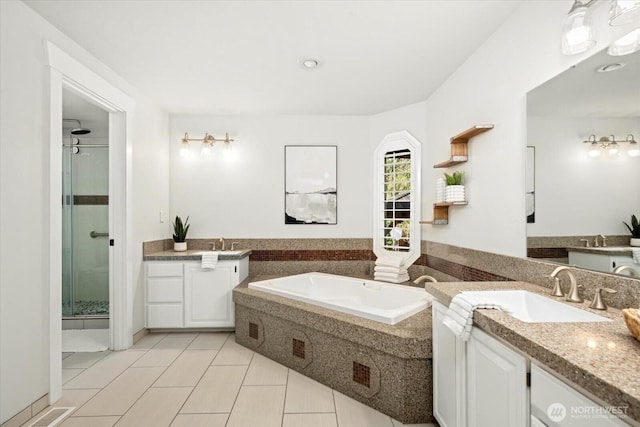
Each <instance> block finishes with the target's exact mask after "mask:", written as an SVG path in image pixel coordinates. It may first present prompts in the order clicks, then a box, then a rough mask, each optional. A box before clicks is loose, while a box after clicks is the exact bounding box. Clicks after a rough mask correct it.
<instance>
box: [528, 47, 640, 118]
mask: <svg viewBox="0 0 640 427" xmlns="http://www.w3.org/2000/svg"><path fill="white" fill-rule="evenodd" d="M615 63H622V64H625V66H624V67H623V68H620V69H618V70H616V71H611V72H608V73H599V72H597V71H596V70H597V69H598V68H601V67H603V66H605V65H610V64H615ZM527 114H529V115H532V116H552V117H640V52H636V53H634V54H631V55H625V56H610V55H608V54H607V50H606V49H605V50H603V51H602V52H599V53H597V54H595V55H593V56H591V57H589V58H587V59H585V60H584V61H582V62H580V63H579V64H577V65H576V66H574V67H571V68H569V69H568V70H566V71H565V72H563V73H561V74H559V75H557V76H556V77H554V78H553V79H551V80H549V81H547V82H546V83H544V84H542V85H540V86H538V87H537V88H535V89H534V90H532V91H531V92H529V93H528V94H527Z"/></svg>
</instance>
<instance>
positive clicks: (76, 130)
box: [62, 119, 91, 135]
mask: <svg viewBox="0 0 640 427" xmlns="http://www.w3.org/2000/svg"><path fill="white" fill-rule="evenodd" d="M62 121H63V122H76V123H78V127H77V128H73V129H71V135H86V134H88V133H91V129H87V128H83V127H82V123H80V120H78V119H62Z"/></svg>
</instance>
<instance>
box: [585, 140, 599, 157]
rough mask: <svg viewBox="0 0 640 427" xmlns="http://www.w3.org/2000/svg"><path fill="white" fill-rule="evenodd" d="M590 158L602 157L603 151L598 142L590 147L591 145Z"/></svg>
mask: <svg viewBox="0 0 640 427" xmlns="http://www.w3.org/2000/svg"><path fill="white" fill-rule="evenodd" d="M588 153H589V157H593V158H595V157H600V154H601V151H600V145H598V143H597V142H595V141H593V142H592V143H591V144H590V145H589V152H588Z"/></svg>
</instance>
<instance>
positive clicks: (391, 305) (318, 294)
mask: <svg viewBox="0 0 640 427" xmlns="http://www.w3.org/2000/svg"><path fill="white" fill-rule="evenodd" d="M249 288H251V289H257V290H260V291H263V292H268V293H270V294H274V295H279V296H282V297H285V298H291V299H294V300H298V301H302V302H306V303H309V304H314V305H317V306H320V307H324V308H329V309H332V310H336V311H340V312H342V313H347V314H353V315H355V316H360V317H364V318H366V319H369V320H375V321H377V322H382V323H386V324H388V325H395V324H396V323H398V322H400V321H402V320H404V319H406V318H408V317H410V316H412V315H414V314H416V313H418V312H419V311H421V310H424V309H425V308H427V307H429V306H430V305H431V301H432V300H433V297H432V296H431V295H430V294H428V293H427V292H425V291H424V289H423V288H415V287H412V286H405V285H394V284H391V283H384V282H376V281H373V280H366V279H356V278H352V277H345V276H338V275H335V274H326V273H305V274H297V275H294V276H287V277H281V278H277V279H270V280H263V281H259V282H251V283H249Z"/></svg>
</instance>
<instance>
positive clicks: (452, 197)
mask: <svg viewBox="0 0 640 427" xmlns="http://www.w3.org/2000/svg"><path fill="white" fill-rule="evenodd" d="M463 177H464V172H460V171H455V172H454V173H452V174H451V175H449V174H448V173H445V174H444V181H445V183H446V184H447V186H446V187H445V202H453V203H455V202H464V201H465V194H464V185H462V178H463Z"/></svg>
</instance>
